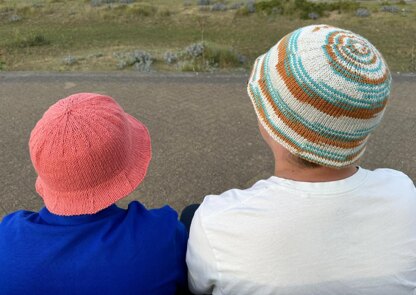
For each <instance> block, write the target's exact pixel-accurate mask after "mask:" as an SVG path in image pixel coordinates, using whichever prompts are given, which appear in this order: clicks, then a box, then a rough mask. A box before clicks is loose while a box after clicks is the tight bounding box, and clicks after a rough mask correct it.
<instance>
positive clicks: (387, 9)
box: [381, 5, 400, 13]
mask: <svg viewBox="0 0 416 295" xmlns="http://www.w3.org/2000/svg"><path fill="white" fill-rule="evenodd" d="M381 11H383V12H390V13H398V12H399V11H400V9H399V7H397V6H392V5H388V6H383V7H381Z"/></svg>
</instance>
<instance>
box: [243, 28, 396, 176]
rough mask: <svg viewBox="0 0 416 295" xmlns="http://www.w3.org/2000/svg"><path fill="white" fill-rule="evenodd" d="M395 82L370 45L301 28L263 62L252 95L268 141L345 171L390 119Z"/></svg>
mask: <svg viewBox="0 0 416 295" xmlns="http://www.w3.org/2000/svg"><path fill="white" fill-rule="evenodd" d="M390 88H391V75H390V71H389V69H388V67H387V64H386V62H385V61H384V59H383V57H382V55H381V54H380V52H379V51H378V50H377V49H376V48H375V47H374V46H373V45H372V44H371V43H370V42H369V41H368V40H367V39H365V38H363V37H361V36H359V35H357V34H355V33H353V32H350V31H347V30H343V29H339V28H335V27H331V26H327V25H312V26H307V27H303V28H300V29H298V30H296V31H294V32H292V33H290V34H288V35H286V36H285V37H283V38H282V39H281V40H280V41H279V42H278V43H277V44H276V45H275V46H273V47H272V48H271V49H270V50H269V51H268V52H267V53H265V54H263V55H261V56H260V57H258V58H257V60H256V62H255V64H254V67H253V70H252V72H251V75H250V79H249V82H248V86H247V90H248V94H249V97H250V98H251V101H252V103H253V106H254V108H255V111H256V114H257V117H258V119H259V121H260V123H261V124H262V126H263V127H264V128H265V129H266V130H267V132H268V134H270V136H271V137H272V138H273V139H274V140H276V141H277V142H278V143H280V144H281V145H283V146H284V147H285V148H286V149H288V150H289V151H290V152H291V153H292V154H294V155H297V156H299V157H301V158H303V159H305V160H308V161H310V162H313V163H317V164H320V165H323V166H327V167H336V168H340V167H345V166H348V165H350V164H352V163H354V162H356V161H357V160H358V159H359V158H360V157H361V156H362V155H363V153H364V151H365V147H366V143H367V140H368V138H369V135H370V133H371V132H372V131H373V130H374V129H375V128H376V127H377V125H378V124H379V123H380V120H381V118H382V116H383V113H384V110H385V107H386V103H387V100H388V97H389V95H390Z"/></svg>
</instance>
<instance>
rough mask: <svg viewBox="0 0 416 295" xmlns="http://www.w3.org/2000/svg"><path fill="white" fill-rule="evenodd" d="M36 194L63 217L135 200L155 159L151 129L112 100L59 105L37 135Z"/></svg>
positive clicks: (78, 99)
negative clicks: (126, 199) (133, 196)
mask: <svg viewBox="0 0 416 295" xmlns="http://www.w3.org/2000/svg"><path fill="white" fill-rule="evenodd" d="M29 150H30V156H31V159H32V163H33V166H34V167H35V170H36V172H37V174H38V177H37V180H36V191H37V192H38V193H39V194H40V195H41V196H42V198H43V200H44V202H45V205H46V207H47V208H48V210H49V211H50V212H52V213H54V214H58V215H81V214H93V213H96V212H98V211H100V210H102V209H104V208H106V207H108V206H110V205H111V204H113V203H115V202H116V201H118V200H119V199H121V198H123V197H125V196H127V195H128V194H130V193H131V192H132V191H133V190H134V189H135V188H136V187H137V186H138V185H139V184H140V182H141V181H142V180H143V178H144V176H145V174H146V171H147V167H148V165H149V162H150V159H151V144H150V136H149V133H148V131H147V129H146V127H145V126H144V125H143V124H142V123H140V122H139V121H138V120H136V119H135V118H133V117H132V116H130V115H129V114H127V113H125V112H124V111H123V109H122V108H121V107H120V106H119V105H118V104H117V103H116V102H115V101H114V100H113V99H112V98H111V97H108V96H103V95H99V94H94V93H79V94H74V95H71V96H69V97H67V98H65V99H61V100H59V101H58V102H57V103H55V104H54V105H52V106H51V107H50V108H49V109H48V110H47V111H46V112H45V114H44V115H43V117H42V119H41V120H39V122H38V123H37V124H36V126H35V128H34V129H33V130H32V133H31V135H30V141H29Z"/></svg>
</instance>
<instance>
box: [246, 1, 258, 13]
mask: <svg viewBox="0 0 416 295" xmlns="http://www.w3.org/2000/svg"><path fill="white" fill-rule="evenodd" d="M246 8H247V12H248V13H255V12H256V1H255V0H247V3H246Z"/></svg>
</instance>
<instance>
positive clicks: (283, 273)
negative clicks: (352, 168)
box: [187, 168, 416, 295]
mask: <svg viewBox="0 0 416 295" xmlns="http://www.w3.org/2000/svg"><path fill="white" fill-rule="evenodd" d="M415 212H416V189H415V186H414V184H413V182H412V180H410V179H409V178H408V177H407V176H406V175H405V174H403V173H401V172H399V171H395V170H391V169H377V170H374V171H370V170H366V169H363V168H359V170H358V171H357V173H356V174H354V175H353V176H351V177H349V178H346V179H343V180H340V181H332V182H321V183H308V182H297V181H292V180H287V179H281V178H278V177H274V176H272V177H270V178H269V179H267V180H261V181H259V182H257V183H256V184H255V185H253V186H252V187H251V188H249V189H246V190H239V189H232V190H229V191H226V192H224V193H223V194H221V195H219V196H214V195H211V196H207V197H206V198H205V199H204V202H203V203H202V204H201V206H200V208H199V209H198V211H197V212H196V214H195V216H194V219H193V221H192V226H191V232H190V238H189V242H188V253H187V264H188V268H189V285H190V289H191V291H193V292H195V293H196V294H209V293H213V294H238V295H244V294H260V295H267V294H294V295H295V294H296V295H297V294H299V295H300V294H319V295H322V294H331V295H334V294H335V295H336V294H366V295H367V294H368V295H371V294H377V295H382V294H386V295H387V294H388V295H391V294H395V295H396V294H397V295H400V294H414V293H413V292H416V291H415V290H416V214H415Z"/></svg>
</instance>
